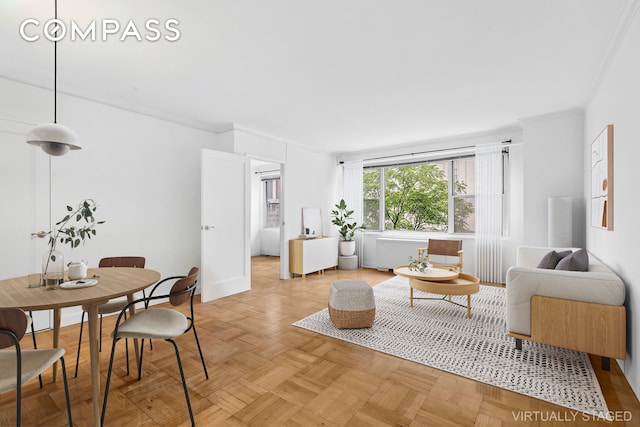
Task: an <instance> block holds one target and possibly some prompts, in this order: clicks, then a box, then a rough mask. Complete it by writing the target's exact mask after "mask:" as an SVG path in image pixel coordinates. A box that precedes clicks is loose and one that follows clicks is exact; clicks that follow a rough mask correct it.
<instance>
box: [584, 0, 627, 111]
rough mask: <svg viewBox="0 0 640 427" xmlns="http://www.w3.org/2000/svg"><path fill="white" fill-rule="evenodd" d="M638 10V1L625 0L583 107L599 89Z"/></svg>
mask: <svg viewBox="0 0 640 427" xmlns="http://www.w3.org/2000/svg"><path fill="white" fill-rule="evenodd" d="M638 9H640V0H627V2H626V3H625V4H624V6H623V7H622V10H621V11H620V14H619V15H618V19H617V21H616V25H615V26H614V27H613V28H612V30H611V33H610V34H609V38H608V39H607V43H606V44H605V46H604V49H603V52H602V55H601V61H600V65H599V67H598V70H597V71H596V74H595V76H594V79H593V81H592V82H591V87H590V89H589V92H588V93H587V97H586V99H585V105H587V104H589V103H590V102H591V100H592V99H593V97H594V96H595V95H596V92H597V91H598V89H599V88H600V85H601V83H602V79H603V78H604V76H605V74H606V73H607V70H608V69H609V67H610V66H611V63H612V62H613V60H614V59H615V57H616V55H617V53H618V50H620V46H621V45H622V43H623V41H624V39H625V37H626V35H627V32H628V31H629V27H631V23H632V22H633V20H634V18H635V16H636V13H637V12H638Z"/></svg>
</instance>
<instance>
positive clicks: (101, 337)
mask: <svg viewBox="0 0 640 427" xmlns="http://www.w3.org/2000/svg"><path fill="white" fill-rule="evenodd" d="M100 351H102V314H101V315H100Z"/></svg>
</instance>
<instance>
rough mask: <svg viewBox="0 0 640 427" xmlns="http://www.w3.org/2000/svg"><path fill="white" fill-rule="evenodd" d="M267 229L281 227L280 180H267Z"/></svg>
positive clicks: (264, 180)
mask: <svg viewBox="0 0 640 427" xmlns="http://www.w3.org/2000/svg"><path fill="white" fill-rule="evenodd" d="M263 185H264V200H265V204H266V206H265V210H264V211H265V218H264V221H265V227H267V228H270V227H276V228H277V227H280V178H265V179H263Z"/></svg>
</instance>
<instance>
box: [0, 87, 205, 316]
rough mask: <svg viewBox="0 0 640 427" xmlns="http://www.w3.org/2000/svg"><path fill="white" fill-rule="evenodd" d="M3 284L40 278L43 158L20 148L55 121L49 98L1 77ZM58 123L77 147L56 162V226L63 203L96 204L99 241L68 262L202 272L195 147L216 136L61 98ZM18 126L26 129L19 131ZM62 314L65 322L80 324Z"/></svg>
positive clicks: (70, 253)
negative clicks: (139, 259)
mask: <svg viewBox="0 0 640 427" xmlns="http://www.w3.org/2000/svg"><path fill="white" fill-rule="evenodd" d="M0 94H2V96H1V97H0V130H4V131H0V144H1V146H2V149H3V154H2V158H1V160H0V163H1V164H0V182H1V184H0V197H2V200H3V202H2V209H1V210H0V235H1V236H2V241H3V245H0V251H1V252H0V278H7V277H13V276H16V275H24V274H27V273H29V272H35V271H39V269H40V268H41V260H42V254H44V252H45V250H46V239H37V240H32V239H31V238H30V233H31V232H34V231H38V230H48V226H49V225H48V213H46V211H47V210H48V201H47V198H48V189H47V185H48V177H47V161H48V156H47V155H46V154H45V153H44V152H43V151H42V150H40V149H39V148H37V147H33V146H30V145H28V144H26V143H25V142H24V139H25V138H24V137H25V135H26V131H28V129H29V128H30V127H32V125H35V124H38V123H42V122H50V121H52V119H53V94H52V93H51V91H48V90H43V89H39V88H34V87H31V86H28V85H24V84H20V83H16V82H13V81H9V80H5V79H0ZM58 103H59V104H58V122H59V123H61V124H65V125H67V126H69V127H70V128H72V129H74V130H75V131H76V132H77V133H78V135H79V136H80V139H81V143H82V144H83V149H82V150H80V151H73V152H70V153H69V154H67V155H66V156H63V157H56V158H52V199H53V219H54V222H55V221H57V220H59V219H61V218H62V217H63V216H64V215H65V214H66V211H65V206H66V205H67V204H72V205H75V204H77V203H78V202H80V201H81V200H82V199H84V198H93V199H95V200H96V202H97V203H98V204H99V205H100V207H99V209H98V211H97V215H96V216H97V218H98V219H103V220H106V223H105V224H103V225H100V226H99V227H98V231H97V236H96V237H95V238H93V239H92V240H91V241H89V242H88V243H86V245H85V246H81V247H79V248H76V249H73V250H71V249H69V248H68V247H66V246H65V247H62V248H60V249H61V250H62V252H63V253H64V255H65V260H66V261H70V260H80V259H85V260H87V261H88V262H89V264H90V266H96V265H97V263H98V260H99V259H100V258H102V257H104V256H113V255H142V256H145V257H146V258H147V266H148V267H149V268H152V269H155V270H158V271H159V272H160V273H161V274H162V276H169V275H176V274H184V273H186V272H187V270H188V269H189V268H190V267H191V266H194V265H196V266H197V265H200V149H201V148H203V147H205V148H213V144H214V139H215V135H214V134H213V133H211V132H206V131H202V130H197V129H193V128H189V127H185V126H181V125H177V124H175V123H171V122H168V121H164V120H159V119H155V118H151V117H148V116H144V115H140V114H135V113H131V112H128V111H124V110H121V109H116V108H112V107H109V106H106V105H102V104H98V103H95V102H91V101H87V100H84V99H79V98H74V97H70V96H64V95H61V94H59V95H58ZM14 120H15V121H17V122H24V123H26V124H20V123H18V124H16V123H15V122H14ZM79 310H80V309H79V308H78V307H76V308H72V309H65V310H63V319H62V321H63V324H68V323H71V322H77V321H79V319H80V315H79V313H80V311H79Z"/></svg>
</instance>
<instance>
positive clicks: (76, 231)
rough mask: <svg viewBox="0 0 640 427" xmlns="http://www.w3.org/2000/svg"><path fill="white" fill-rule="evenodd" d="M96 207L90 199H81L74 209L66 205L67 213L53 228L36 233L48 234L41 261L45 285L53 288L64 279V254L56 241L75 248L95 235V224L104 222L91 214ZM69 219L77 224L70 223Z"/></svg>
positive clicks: (40, 234) (42, 235) (39, 234)
mask: <svg viewBox="0 0 640 427" xmlns="http://www.w3.org/2000/svg"><path fill="white" fill-rule="evenodd" d="M97 209H98V206H97V205H96V203H95V201H93V200H92V199H85V200H83V201H82V202H80V204H79V205H78V207H77V208H75V209H74V208H73V207H71V206H67V212H68V213H67V215H65V216H64V218H62V219H61V220H60V221H58V222H57V223H56V225H55V227H54V229H53V230H51V231H49V232H47V233H45V232H40V233H38V236H39V237H44V236H46V235H49V250H48V251H47V252H46V253H45V256H44V259H43V262H42V276H43V277H42V278H43V281H44V284H45V285H47V286H49V287H50V288H53V289H55V288H56V287H57V285H58V284H59V283H60V282H61V281H63V280H64V256H63V255H62V253H61V252H60V251H58V250H57V249H56V247H57V244H58V243H60V244H68V245H69V246H71V248H77V247H78V246H80V243H84V241H85V239H91V237H92V236H95V235H96V229H95V227H96V225H98V224H102V223H104V221H96V220H95V218H94V216H93V214H94V213H95V211H96V210H97ZM71 220H74V221H75V222H76V223H77V224H76V225H70V224H69V222H70V221H71Z"/></svg>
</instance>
